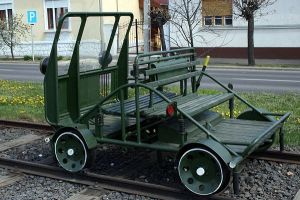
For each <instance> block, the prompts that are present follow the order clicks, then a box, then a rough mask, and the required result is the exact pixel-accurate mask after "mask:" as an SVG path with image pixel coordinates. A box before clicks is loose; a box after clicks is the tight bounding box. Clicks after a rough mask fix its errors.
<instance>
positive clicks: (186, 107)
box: [142, 93, 233, 116]
mask: <svg viewBox="0 0 300 200" xmlns="http://www.w3.org/2000/svg"><path fill="white" fill-rule="evenodd" d="M194 95H195V94H194ZM232 97H233V94H231V93H228V94H227V93H226V94H219V95H205V96H204V95H200V96H197V95H196V96H194V97H191V96H189V95H187V96H185V97H181V98H178V99H174V101H176V102H177V107H179V108H180V109H182V110H183V111H185V112H187V113H188V114H190V115H191V116H195V115H197V114H199V113H201V112H203V111H205V110H208V109H210V108H213V107H215V106H217V105H219V104H221V103H223V102H224V101H227V100H228V99H230V98H232ZM166 107H167V103H165V102H162V103H160V104H157V105H156V106H154V107H153V108H150V109H147V110H142V112H143V114H144V115H146V116H147V115H148V116H165V108H166Z"/></svg>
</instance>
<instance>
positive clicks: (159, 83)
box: [146, 71, 202, 87]
mask: <svg viewBox="0 0 300 200" xmlns="http://www.w3.org/2000/svg"><path fill="white" fill-rule="evenodd" d="M201 73H202V71H194V72H189V73H186V74H182V75H178V76H173V77H171V78H166V79H163V80H158V81H153V82H149V83H146V85H149V86H151V87H158V86H162V85H167V84H170V83H174V82H177V81H180V80H184V79H188V78H191V77H195V76H198V75H200V74H201Z"/></svg>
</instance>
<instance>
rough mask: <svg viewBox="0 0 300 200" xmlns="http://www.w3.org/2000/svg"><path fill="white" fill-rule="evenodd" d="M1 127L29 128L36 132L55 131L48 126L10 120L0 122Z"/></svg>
mask: <svg viewBox="0 0 300 200" xmlns="http://www.w3.org/2000/svg"><path fill="white" fill-rule="evenodd" d="M0 126H7V127H15V128H27V129H34V130H41V131H53V130H54V129H53V128H52V127H51V126H49V125H46V124H38V123H32V122H25V121H10V120H2V119H1V120H0Z"/></svg>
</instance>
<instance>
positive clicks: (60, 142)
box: [54, 132, 88, 172]
mask: <svg viewBox="0 0 300 200" xmlns="http://www.w3.org/2000/svg"><path fill="white" fill-rule="evenodd" d="M54 151H55V152H54V153H55V157H56V159H57V161H58V163H59V165H60V166H62V167H63V168H64V169H65V170H67V171H70V172H78V171H80V170H81V169H83V168H84V167H85V165H86V162H87V159H88V151H87V148H86V145H85V143H84V141H83V140H82V139H81V138H80V137H79V136H78V135H76V134H74V133H72V132H64V133H62V134H60V135H59V136H58V137H57V139H56V140H55V142H54Z"/></svg>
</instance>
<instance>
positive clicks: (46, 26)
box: [0, 0, 142, 56]
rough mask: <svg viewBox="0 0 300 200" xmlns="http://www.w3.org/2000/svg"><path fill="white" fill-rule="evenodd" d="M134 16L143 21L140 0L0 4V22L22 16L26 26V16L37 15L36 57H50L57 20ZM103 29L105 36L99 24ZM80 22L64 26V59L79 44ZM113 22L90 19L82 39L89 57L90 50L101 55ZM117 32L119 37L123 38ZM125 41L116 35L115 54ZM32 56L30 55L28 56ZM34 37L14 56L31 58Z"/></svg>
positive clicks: (29, 0)
mask: <svg viewBox="0 0 300 200" xmlns="http://www.w3.org/2000/svg"><path fill="white" fill-rule="evenodd" d="M101 10H102V11H103V12H117V11H119V12H132V13H133V14H134V18H136V19H140V17H141V16H142V14H141V13H142V11H141V8H140V6H139V1H138V0H86V1H82V0H1V1H0V19H1V20H7V19H9V18H10V17H11V16H12V15H13V14H20V15H23V21H24V23H27V12H28V11H36V14H37V23H36V24H34V25H32V33H33V34H32V35H33V40H34V53H35V55H41V56H45V55H48V54H49V52H50V49H51V44H52V41H53V38H54V34H55V31H56V26H57V23H58V20H59V18H60V17H61V16H63V15H64V14H65V13H66V12H78V11H79V12H99V11H101ZM128 21H129V19H128V18H127V19H125V18H122V19H121V21H120V25H121V24H124V23H126V22H128ZM101 22H103V23H102V24H103V26H102V36H101V27H100V24H101ZM79 23H80V19H79V18H72V19H68V20H67V21H65V22H64V24H63V29H62V33H61V36H60V42H61V45H60V47H61V48H60V53H61V55H69V54H70V52H71V51H72V46H73V44H74V42H75V40H76V36H77V32H78V27H79ZM113 23H114V18H104V19H103V20H102V21H101V20H100V19H99V18H97V19H96V18H95V19H91V20H89V21H88V22H87V24H86V27H85V31H84V35H83V41H82V45H83V49H84V50H86V53H87V54H90V53H89V52H88V50H89V49H94V51H95V53H96V51H97V53H99V51H101V41H102V43H104V46H105V45H106V44H107V41H108V39H109V37H110V32H111V29H112V27H113ZM120 31H123V29H122V30H121V29H120V30H119V31H118V34H119V35H122V33H120ZM117 40H119V41H121V40H122V38H120V37H119V36H118V35H116V37H115V40H114V45H113V49H112V52H111V53H112V54H115V53H116V52H117V48H118V46H117V45H118V44H119V41H117ZM28 52H29V53H28ZM30 52H31V34H29V35H28V37H27V38H26V40H25V41H24V42H23V43H22V45H20V46H18V47H16V49H15V54H16V55H17V56H23V55H31V53H30ZM0 54H2V55H3V54H4V55H9V53H8V51H4V52H3V53H0Z"/></svg>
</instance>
